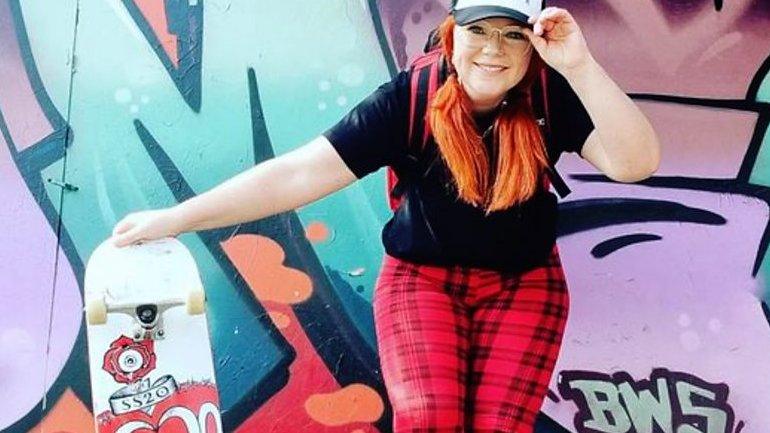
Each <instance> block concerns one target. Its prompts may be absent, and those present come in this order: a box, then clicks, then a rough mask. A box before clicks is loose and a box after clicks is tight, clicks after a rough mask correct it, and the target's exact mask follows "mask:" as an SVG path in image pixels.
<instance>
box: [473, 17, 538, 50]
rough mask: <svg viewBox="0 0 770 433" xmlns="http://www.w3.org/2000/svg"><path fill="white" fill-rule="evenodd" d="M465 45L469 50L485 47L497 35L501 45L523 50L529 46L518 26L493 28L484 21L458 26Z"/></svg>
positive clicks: (525, 36)
mask: <svg viewBox="0 0 770 433" xmlns="http://www.w3.org/2000/svg"><path fill="white" fill-rule="evenodd" d="M460 29H461V30H462V32H461V33H462V35H463V37H464V39H465V43H466V44H467V45H468V46H469V47H471V48H481V47H483V46H485V45H486V44H487V43H488V42H489V41H491V40H492V37H493V36H494V35H495V33H497V34H499V39H498V41H499V42H500V44H501V45H503V46H506V47H509V48H514V49H518V50H523V49H525V48H527V47H528V46H530V42H529V38H527V35H525V34H524V33H523V32H522V31H521V27H520V26H505V27H494V26H492V25H491V24H489V23H488V22H486V21H476V22H474V23H471V24H468V25H467V26H460Z"/></svg>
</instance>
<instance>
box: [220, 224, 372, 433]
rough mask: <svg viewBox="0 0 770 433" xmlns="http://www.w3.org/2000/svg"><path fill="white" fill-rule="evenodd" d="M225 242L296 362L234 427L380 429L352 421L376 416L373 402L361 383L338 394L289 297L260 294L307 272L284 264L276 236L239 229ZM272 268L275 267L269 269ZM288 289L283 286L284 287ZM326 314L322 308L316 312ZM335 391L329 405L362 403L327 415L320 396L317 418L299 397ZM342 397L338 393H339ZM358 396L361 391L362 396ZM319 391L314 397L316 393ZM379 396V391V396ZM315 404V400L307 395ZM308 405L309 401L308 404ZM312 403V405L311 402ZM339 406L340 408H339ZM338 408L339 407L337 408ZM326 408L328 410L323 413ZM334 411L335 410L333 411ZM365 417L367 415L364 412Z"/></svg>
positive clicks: (361, 432) (320, 432)
mask: <svg viewBox="0 0 770 433" xmlns="http://www.w3.org/2000/svg"><path fill="white" fill-rule="evenodd" d="M222 245H223V248H224V250H225V253H226V254H227V257H228V258H229V259H230V261H231V262H232V263H233V265H234V266H235V268H236V269H237V270H238V272H240V274H241V275H242V276H243V278H244V280H245V281H246V283H247V284H248V285H249V286H250V287H251V290H252V291H253V292H254V293H255V295H256V296H257V299H258V300H259V301H260V302H261V303H262V305H263V307H264V308H265V309H266V310H267V311H268V314H269V315H270V317H271V319H273V321H274V323H275V322H278V323H276V327H277V328H278V330H279V331H280V333H281V336H282V337H283V338H284V339H285V340H286V342H287V343H288V344H289V345H290V346H291V347H292V348H293V349H294V351H295V353H296V357H295V359H294V362H292V363H291V365H290V366H289V367H288V370H289V372H288V373H289V379H288V383H286V385H285V386H284V387H283V388H282V389H281V390H280V391H278V392H277V393H276V394H275V395H273V396H271V397H270V399H269V400H268V401H267V402H266V403H265V404H264V405H263V406H261V407H260V408H259V410H257V411H256V412H255V413H253V414H252V415H251V416H249V418H248V419H247V420H246V421H244V422H243V423H242V424H241V425H240V426H238V428H237V429H236V430H235V432H236V433H246V432H254V431H275V432H305V431H312V432H314V433H351V431H354V432H355V433H379V430H378V429H377V428H376V427H375V426H374V425H373V424H371V421H368V422H367V421H364V422H356V420H357V419H364V418H366V419H370V418H373V419H374V420H375V421H376V420H377V419H378V418H379V417H374V416H373V414H374V413H375V412H376V403H373V402H372V401H371V400H372V398H371V397H370V396H368V394H367V393H366V392H365V391H360V390H359V391H356V390H358V389H359V388H357V387H353V388H352V390H353V392H352V393H350V392H348V393H343V394H338V393H339V391H340V385H339V383H338V382H337V381H336V379H335V378H334V376H333V375H332V374H331V372H330V371H329V369H328V367H327V366H326V364H324V362H323V360H322V359H321V358H320V357H319V356H318V353H317V352H316V349H315V347H313V344H312V343H311V342H310V339H309V338H308V336H307V334H306V333H305V329H304V328H303V326H302V323H301V322H300V321H299V319H298V318H297V316H296V315H295V314H294V310H293V309H292V307H291V305H288V303H277V302H273V301H271V300H270V299H267V298H269V297H270V296H264V294H263V292H265V291H267V290H275V291H278V290H281V289H280V287H297V286H296V283H294V284H293V285H292V284H288V285H287V282H286V281H284V280H286V279H288V278H290V277H291V276H294V277H296V274H297V273H299V274H302V275H303V276H304V277H305V278H308V277H307V276H306V275H305V274H303V273H301V272H299V271H297V270H295V269H288V268H286V267H284V266H283V259H284V253H283V250H282V249H281V246H280V245H279V244H278V243H276V242H275V241H273V240H271V239H269V238H266V237H264V236H259V235H238V236H235V237H234V238H232V239H230V240H228V241H226V242H224V243H223V244H222ZM271 273H276V275H272V274H271ZM266 279H269V280H270V281H272V283H271V284H274V285H275V286H274V287H275V288H273V289H266V288H265V286H266V285H267V286H268V287H269V286H270V285H271V284H266V283H265V281H267V280H266ZM306 284H307V290H308V296H309V294H310V284H311V281H310V280H309V279H307V282H306ZM283 290H287V289H283ZM319 314H324V312H319ZM284 317H285V318H286V320H288V322H289V323H290V324H292V325H293V326H286V327H281V326H280V325H279V323H280V322H281V321H282V320H284V319H283V318H284ZM314 395H317V396H321V397H323V396H326V395H334V396H337V397H338V398H337V399H334V400H333V401H332V405H336V404H348V401H351V399H352V401H356V402H358V401H363V402H364V404H361V403H356V405H358V406H361V408H357V409H356V410H355V411H354V412H355V415H353V416H350V415H347V416H340V415H332V416H329V415H328V413H329V411H328V410H325V409H324V408H323V404H325V403H326V404H328V401H329V399H328V398H322V399H320V400H317V401H318V402H320V406H321V408H320V410H318V411H316V410H315V409H314V413H316V412H319V413H320V415H318V417H317V418H318V419H316V418H313V417H311V415H310V414H309V413H308V411H307V409H306V408H305V407H304V405H303V402H306V401H308V400H310V399H311V398H312V396H314ZM340 395H341V396H342V397H339V396H340ZM360 396H364V397H363V398H362V397H360ZM317 398H318V397H316V399H317ZM377 399H378V400H379V397H377ZM311 403H313V404H315V400H313V401H311ZM311 405H312V404H311ZM314 407H315V406H314ZM340 409H342V408H340ZM337 412H338V411H337ZM325 413H327V414H326V415H325ZM331 413H332V414H335V413H336V412H335V410H332V411H331ZM367 417H368V418H367ZM327 419H332V421H335V420H337V421H339V420H347V423H346V424H343V425H330V424H324V423H323V422H319V420H327Z"/></svg>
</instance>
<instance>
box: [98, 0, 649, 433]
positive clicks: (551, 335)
mask: <svg viewBox="0 0 770 433" xmlns="http://www.w3.org/2000/svg"><path fill="white" fill-rule="evenodd" d="M439 37H440V42H441V49H442V50H443V57H441V60H439V61H441V62H445V64H443V65H444V66H445V67H446V70H447V72H448V77H447V78H446V80H445V81H444V82H443V83H442V84H441V87H440V88H439V89H438V91H436V93H435V96H434V97H433V98H432V100H431V101H430V103H429V108H428V109H427V114H428V117H427V123H428V126H429V128H430V129H429V130H430V131H432V132H431V134H429V139H428V140H427V142H425V143H424V146H422V147H421V148H420V149H414V148H413V147H414V146H411V145H410V141H409V138H408V136H409V134H410V131H409V130H410V125H409V123H410V120H409V119H410V117H409V111H410V107H412V106H413V105H410V101H409V98H410V97H413V96H410V92H409V90H410V89H409V87H410V72H411V71H404V72H402V73H401V74H399V75H398V76H397V77H396V78H395V79H394V80H393V81H391V82H390V83H387V84H385V85H383V86H382V87H380V88H379V89H378V90H377V91H375V92H374V93H373V94H372V95H371V96H370V97H369V98H367V99H366V100H365V101H363V102H362V103H361V104H359V105H358V106H357V107H356V108H355V109H354V110H353V111H351V113H350V114H348V116H346V117H345V118H344V119H342V120H341V121H340V122H339V123H338V124H337V125H335V126H334V127H332V128H331V129H330V130H329V131H327V132H326V133H325V134H324V135H323V136H321V137H318V138H317V139H315V140H313V141H311V142H310V143H308V144H307V145H305V146H303V147H301V148H298V149H296V150H294V151H292V152H289V153H287V154H285V155H282V156H280V157H277V158H275V159H273V160H269V161H266V162H264V163H262V164H259V165H257V166H256V167H253V168H252V169H250V170H248V171H245V172H244V173H241V174H239V175H238V176H236V177H234V178H232V179H230V180H228V181H227V182H225V183H223V184H222V185H219V186H218V187H216V188H214V189H213V190H211V191H209V192H206V193H204V194H201V195H200V196H197V197H195V198H193V199H190V200H188V201H186V202H184V203H181V204H179V205H177V206H175V207H172V208H168V209H160V210H152V211H145V212H138V213H134V214H130V215H128V216H127V217H125V218H124V219H123V220H122V221H120V222H119V223H118V224H117V225H116V226H115V229H114V233H113V235H114V236H115V242H116V243H117V244H118V245H127V244H130V243H134V242H139V241H142V240H147V239H154V238H158V237H162V236H168V235H176V234H178V233H181V232H185V231H193V230H204V229H211V228H216V227H222V226H228V225H233V224H237V223H241V222H245V221H251V220H255V219H260V218H264V217H267V216H270V215H273V214H276V213H280V212H284V211H288V210H291V209H294V208H297V207H299V206H302V205H304V204H306V203H309V202H312V201H314V200H317V199H319V198H321V197H323V196H326V195H327V194H330V193H332V192H334V191H337V190H339V189H341V188H343V187H345V186H347V185H349V184H351V183H352V182H353V181H355V180H356V179H358V178H361V177H363V176H365V175H366V174H368V173H371V172H373V171H375V170H377V169H378V168H380V167H382V166H386V165H387V166H391V167H393V168H394V170H395V171H396V173H397V174H398V175H399V178H401V179H402V180H403V181H404V182H405V184H404V185H401V186H402V187H404V186H405V188H403V196H402V201H401V204H400V206H399V207H398V208H397V209H396V211H395V214H394V217H393V219H391V221H389V222H388V224H387V225H386V227H385V229H384V230H383V241H384V243H385V249H386V252H387V254H386V256H385V258H384V260H383V266H382V270H381V273H380V275H379V278H378V281H377V287H376V289H375V296H374V301H373V307H374V313H375V323H376V332H377V339H378V347H379V351H380V358H381V362H382V368H383V377H384V380H385V384H386V387H387V389H388V394H389V397H390V400H391V403H392V405H393V411H394V423H393V427H394V431H395V432H396V433H403V432H418V431H419V432H463V431H466V432H518V433H522V432H523V433H528V432H531V431H532V429H533V424H534V421H535V417H536V415H537V413H538V411H539V408H540V406H541V405H542V402H543V398H544V396H545V394H546V392H547V386H548V383H549V381H550V377H551V375H552V372H553V368H554V365H555V362H556V357H557V355H558V351H559V346H560V343H561V337H562V334H563V330H564V325H565V322H566V318H567V309H568V297H567V291H566V284H565V280H564V274H563V272H562V268H561V264H560V262H559V256H558V250H557V248H556V246H555V215H556V205H555V197H554V196H553V194H552V193H550V192H549V191H548V188H547V178H546V176H545V173H546V172H547V170H548V166H549V163H551V162H552V161H554V160H555V157H556V158H557V157H558V154H559V153H560V152H563V151H576V152H579V153H580V155H581V156H582V157H583V158H584V159H586V160H587V161H589V162H590V163H591V164H593V165H594V166H595V167H596V168H598V169H599V170H600V171H602V172H603V173H605V174H606V175H607V176H609V177H610V178H612V179H614V180H616V181H620V182H634V181H638V180H642V179H644V178H646V177H648V176H650V175H651V174H652V173H653V172H654V171H655V170H656V169H657V166H658V163H659V144H658V142H657V138H656V136H655V133H654V131H653V129H652V127H651V126H650V124H649V122H648V121H647V119H646V118H645V117H644V115H643V114H642V113H641V112H640V111H639V109H638V108H637V107H636V106H635V105H634V103H633V102H632V101H631V100H630V99H629V98H628V97H627V96H626V95H625V94H624V93H623V92H622V91H621V90H620V89H619V88H618V87H617V85H616V84H615V83H614V82H613V81H612V80H611V79H610V78H609V77H608V76H607V74H606V73H605V72H604V71H603V70H602V68H601V67H600V66H599V65H598V64H597V63H596V61H595V60H594V59H593V57H592V56H591V54H590V52H589V51H588V49H587V47H586V43H585V40H584V38H583V36H582V33H581V31H580V28H579V27H578V25H577V23H576V22H575V20H574V19H573V18H572V16H571V15H570V14H569V12H567V11H566V10H564V9H559V8H546V9H543V8H542V1H541V0H540V1H538V0H458V1H456V2H455V5H454V7H453V11H452V14H451V15H450V16H449V17H447V20H446V21H445V22H444V24H442V26H441V27H440V29H439ZM443 59H448V60H443ZM543 62H544V63H545V64H547V65H548V67H549V68H550V69H549V71H553V70H555V71H556V72H557V73H558V74H556V73H554V74H553V75H554V76H556V77H557V78H558V80H555V81H552V82H551V83H552V84H549V86H551V87H554V89H555V90H556V92H552V91H551V90H552V89H549V98H550V102H549V104H551V107H550V111H551V112H552V113H553V115H552V116H550V119H549V122H550V124H549V125H548V126H549V128H550V129H551V130H552V134H549V135H548V137H549V140H548V142H546V143H544V139H543V134H542V133H541V130H540V127H539V126H538V123H537V121H536V119H535V117H534V115H533V112H532V107H531V103H532V95H531V91H530V90H531V87H532V84H533V83H534V82H535V79H536V77H538V76H539V71H540V68H541V67H542V64H543ZM559 80H561V81H559ZM560 82H561V83H562V85H561V91H562V92H561V94H559V92H558V90H559V88H560V86H559V83H560ZM413 102H414V101H412V104H413ZM589 117H590V119H589ZM579 118H585V119H586V120H588V122H583V123H584V124H587V125H588V126H587V127H586V126H583V127H580V126H576V125H578V124H579V122H575V119H579ZM414 154H417V155H418V156H417V157H416V158H413V159H412V160H415V159H416V160H417V161H432V162H436V161H438V162H439V163H438V164H434V163H431V164H427V167H425V166H422V165H420V164H417V165H418V166H419V170H416V169H415V168H414V167H411V166H410V165H409V164H408V163H407V162H408V161H409V158H408V156H410V155H414ZM431 155H433V156H435V158H431ZM554 155H555V157H554ZM415 170H416V171H415Z"/></svg>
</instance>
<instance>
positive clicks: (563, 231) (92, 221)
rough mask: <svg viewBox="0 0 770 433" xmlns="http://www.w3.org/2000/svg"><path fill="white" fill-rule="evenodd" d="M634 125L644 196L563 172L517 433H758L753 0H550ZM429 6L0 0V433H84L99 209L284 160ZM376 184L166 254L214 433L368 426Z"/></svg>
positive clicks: (765, 8)
mask: <svg viewBox="0 0 770 433" xmlns="http://www.w3.org/2000/svg"><path fill="white" fill-rule="evenodd" d="M553 3H555V4H556V5H559V6H563V7H567V8H569V9H570V10H571V11H572V13H573V14H574V15H575V17H576V18H577V20H578V22H579V23H580V24H581V25H582V27H583V30H584V33H585V35H586V38H587V40H588V42H589V46H590V47H591V49H592V51H593V53H594V56H595V57H596V58H597V59H598V60H599V62H600V63H601V64H602V65H603V66H604V67H605V69H607V71H608V72H609V73H610V74H611V75H612V76H613V77H614V78H615V79H616V80H617V82H618V83H619V84H620V85H621V87H622V88H623V89H624V90H625V91H626V92H628V93H629V94H630V95H631V96H632V97H633V98H634V99H635V100H636V101H637V102H638V103H639V105H640V106H641V108H642V109H643V110H644V111H645V113H647V114H648V116H649V117H650V119H651V120H652V122H653V124H654V125H655V127H656V128H657V130H658V132H659V135H660V137H661V140H662V144H663V160H662V164H661V168H660V170H659V172H658V173H657V174H656V176H655V177H653V178H651V179H649V180H647V181H644V182H642V183H640V184H633V185H627V184H618V183H614V182H611V181H609V180H608V179H607V178H605V177H603V176H601V175H598V174H597V173H596V171H595V170H593V169H592V168H591V167H590V166H589V165H588V164H587V163H585V162H584V161H582V160H581V159H580V158H579V157H577V156H574V155H566V156H564V157H563V158H562V160H561V161H560V171H561V172H562V173H564V174H566V175H567V181H568V183H569V185H570V187H571V188H572V190H573V194H572V195H570V196H569V197H568V198H567V199H565V200H563V201H562V202H561V203H560V210H561V223H560V229H559V230H560V233H559V234H560V238H559V244H560V249H561V252H562V256H563V261H564V264H565V268H566V272H567V277H568V282H569V287H570V293H571V312H570V314H571V315H570V319H569V323H568V326H567V331H566V335H565V340H564V345H563V348H562V352H561V356H560V359H559V362H558V365H557V368H556V374H555V375H554V377H553V379H552V382H551V386H550V392H549V394H548V398H547V399H546V401H545V404H544V406H543V408H542V413H541V416H540V418H539V420H538V424H537V431H538V432H539V433H566V432H578V433H588V432H592V433H593V432H601V433H632V432H636V433H659V432H665V433H739V432H743V433H761V432H766V431H767V429H768V428H770V413H769V412H768V411H767V410H766V407H767V406H768V404H770V395H768V389H770V310H768V307H767V305H766V303H765V301H766V300H767V299H770V294H768V290H769V289H770V282H769V281H770V279H768V277H769V276H770V256H769V255H768V253H767V249H768V244H770V230H768V227H770V225H769V222H770V216H769V213H768V209H769V206H770V136H769V135H768V134H770V133H769V132H768V123H769V122H770V78H768V72H769V71H770V36H768V34H767V28H768V26H770V3H768V2H766V1H764V0H727V1H722V0H689V1H680V0H655V1H644V2H641V1H634V2H630V1H624V0H597V1H592V2H586V1H577V0H562V1H554V2H553ZM448 6H449V1H448V0H442V1H436V0H414V1H412V0H408V1H407V0H404V1H384V0H383V1H376V0H368V1H364V0H328V1H323V2H308V1H303V0H284V1H281V2H266V1H231V0H164V1H160V0H57V1H55V2H36V1H21V0H0V132H1V134H0V180H1V181H2V184H1V185H0V186H1V187H2V188H0V203H2V207H0V240H2V242H0V288H1V290H0V293H2V301H1V302H0V401H3V405H2V409H0V430H3V431H8V432H13V433H17V432H20V433H22V432H33V431H34V432H68V433H81V432H89V431H92V430H93V419H92V415H91V395H90V385H89V375H88V359H87V355H86V340H85V327H84V322H83V317H82V304H83V298H82V293H83V275H84V267H85V263H86V262H87V260H88V257H89V255H90V254H91V252H92V251H93V250H94V249H95V247H96V246H97V245H98V244H99V243H100V242H101V241H102V240H104V239H105V238H106V237H107V236H108V235H109V232H110V230H111V228H112V226H113V225H114V224H115V223H116V222H117V221H118V220H119V219H120V218H121V217H122V216H123V215H124V214H126V213H127V212H129V211H132V210H137V209H146V208H153V207H159V206H168V205H171V204H174V203H177V202H180V201H183V200H185V199H186V198H188V197H191V196H193V195H195V194H198V193H200V192H203V191H205V190H207V189H209V188H211V187H212V186H214V185H216V184H217V183H219V182H221V181H222V180H224V179H226V178H228V177H229V176H232V175H234V174H235V173H237V172H239V171H241V170H244V169H246V168H247V167H249V166H251V165H253V164H255V163H258V162H261V161H264V160H265V159H268V158H271V157H272V156H274V155H276V154H281V153H284V152H286V151H289V150H291V149H293V148H296V147H298V146H300V145H301V144H303V143H305V142H307V141H308V140H310V139H312V138H313V137H315V136H317V135H318V134H319V133H320V132H322V131H323V130H324V129H325V128H327V127H329V126H330V125H332V124H333V123H334V122H335V121H336V120H337V119H339V118H340V117H341V116H342V115H344V114H345V113H346V112H347V110H349V109H350V108H352V106H353V105H354V104H355V103H357V102H358V101H359V100H361V99H362V98H364V97H365V96H366V95H367V94H368V93H369V92H371V91H372V90H373V89H374V88H376V87H377V86H378V85H379V84H381V83H382V82H384V81H386V80H388V79H389V77H391V76H392V75H394V74H395V73H396V72H397V71H398V70H399V69H400V68H402V67H404V66H405V65H406V64H407V63H408V61H409V60H410V59H411V58H414V57H415V56H416V55H417V54H418V53H419V52H420V51H421V49H422V46H423V44H424V41H425V38H426V35H427V33H428V31H429V30H430V29H432V28H433V27H435V25H436V24H437V23H438V22H440V21H441V20H442V19H443V17H444V16H445V15H446V13H447V10H448ZM384 185H385V180H384V173H383V172H380V173H377V174H374V175H371V176H369V177H367V178H366V179H364V180H362V181H360V182H358V183H356V184H355V185H353V186H351V187H349V188H347V189H345V190H343V191H340V192H339V193H336V194H334V195H333V196H330V197H328V198H326V199H324V200H322V201H320V202H318V203H315V204H312V205H309V206H306V207H304V208H301V209H299V210H297V211H294V212H288V213H285V214H281V215H277V216H274V217H271V218H267V219H265V220H262V221H258V222H253V223H249V224H244V225H240V226H237V227H228V228H225V229H220V230H211V231H205V232H200V233H195V234H186V235H183V236H181V237H180V239H181V240H182V241H183V242H184V243H185V244H186V245H187V246H188V247H189V248H190V249H191V251H192V253H193V255H194V256H195V258H196V260H197V262H198V264H199V266H200V270H201V273H202V277H203V279H204V283H205V286H206V290H207V293H208V298H209V304H208V318H209V324H210V327H211V338H212V345H213V351H214V357H215V359H214V361H215V366H216V374H217V381H218V384H219V386H220V399H221V404H222V409H223V422H224V428H225V431H237V432H248V431H273V432H279V433H283V432H286V433H289V432H298V431H313V432H329V433H333V432H346V433H351V432H353V433H364V432H367V433H374V432H382V433H385V432H389V431H390V430H391V428H390V427H391V423H390V416H391V412H390V409H389V407H390V406H389V403H388V401H387V398H386V394H385V391H384V386H383V384H382V379H381V376H380V372H379V367H378V357H377V350H376V345H375V340H374V330H373V329H374V328H373V323H372V312H371V299H372V290H373V286H374V281H375V278H376V274H377V270H378V265H379V261H380V259H381V257H382V247H381V244H380V241H379V231H380V228H381V226H382V225H383V224H384V222H385V221H387V219H388V218H389V212H390V211H389V210H388V207H387V203H386V201H385V197H384V188H385V186H384Z"/></svg>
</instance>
